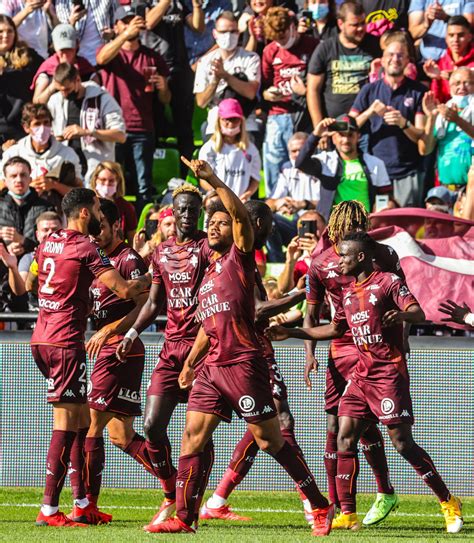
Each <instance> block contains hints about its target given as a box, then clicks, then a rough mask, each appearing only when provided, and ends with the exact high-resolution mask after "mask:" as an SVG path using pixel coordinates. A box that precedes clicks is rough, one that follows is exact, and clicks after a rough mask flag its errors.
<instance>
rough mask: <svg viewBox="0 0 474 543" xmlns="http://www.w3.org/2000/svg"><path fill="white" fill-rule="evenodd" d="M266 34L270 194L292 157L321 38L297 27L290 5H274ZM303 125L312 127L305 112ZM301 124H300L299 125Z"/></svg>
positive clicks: (266, 143)
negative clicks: (308, 75)
mask: <svg viewBox="0 0 474 543" xmlns="http://www.w3.org/2000/svg"><path fill="white" fill-rule="evenodd" d="M264 28H265V36H266V38H267V39H268V40H272V41H271V42H270V43H269V44H268V45H267V46H266V47H265V49H264V50H263V57H262V87H263V89H264V90H263V98H264V100H265V101H266V102H267V106H268V108H269V111H268V118H267V123H266V129H265V139H264V142H263V157H264V158H263V168H264V171H265V187H266V192H267V194H272V193H273V191H274V190H275V187H276V184H277V182H278V176H279V174H280V169H281V166H282V165H283V163H284V162H286V161H287V160H288V149H287V145H288V140H289V139H290V137H291V135H292V134H293V132H294V131H295V119H296V116H297V115H298V113H303V112H304V111H306V100H305V95H306V85H305V80H306V71H307V67H308V60H309V59H310V57H311V55H312V53H313V51H314V49H315V47H316V45H317V41H316V40H315V39H314V38H312V37H310V36H306V35H304V34H299V33H298V32H297V30H296V21H295V18H294V17H293V16H292V15H291V13H290V11H289V10H288V9H286V8H281V7H275V8H270V9H269V10H268V12H267V14H266V16H265V26H264ZM299 118H300V124H306V126H303V127H301V128H302V129H304V128H306V129H307V128H309V126H308V124H309V118H306V123H304V120H303V118H302V117H301V116H299ZM297 128H300V127H299V126H298V127H297Z"/></svg>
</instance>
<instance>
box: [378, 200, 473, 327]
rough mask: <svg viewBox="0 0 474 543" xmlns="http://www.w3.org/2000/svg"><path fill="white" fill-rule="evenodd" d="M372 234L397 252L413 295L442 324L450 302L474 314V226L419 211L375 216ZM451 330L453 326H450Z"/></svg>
mask: <svg viewBox="0 0 474 543" xmlns="http://www.w3.org/2000/svg"><path fill="white" fill-rule="evenodd" d="M371 224H372V228H375V230H372V231H371V232H370V234H371V235H372V237H374V238H375V239H376V240H377V241H379V242H381V243H384V244H387V245H390V246H391V247H393V248H394V249H395V251H396V252H397V254H398V256H399V258H400V261H401V265H402V268H403V271H404V272H405V275H406V279H407V283H408V286H409V288H410V290H411V291H412V292H413V294H414V295H415V296H416V298H417V299H418V301H419V302H420V304H421V306H422V308H423V310H424V312H425V315H426V318H427V320H430V321H433V322H434V323H436V324H445V323H443V322H441V319H442V318H445V317H446V315H444V314H443V313H440V312H439V311H438V307H439V304H440V302H442V301H446V300H448V299H451V300H454V301H455V302H456V303H457V304H459V305H462V304H463V302H466V303H467V305H468V306H469V307H470V308H471V309H472V310H474V222H473V221H468V220H466V219H458V218H456V217H453V216H452V215H448V214H447V213H439V212H437V211H429V210H426V209H419V208H404V209H393V210H387V211H382V212H380V213H376V214H373V215H371ZM450 325H451V323H450Z"/></svg>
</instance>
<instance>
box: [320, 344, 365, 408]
mask: <svg viewBox="0 0 474 543" xmlns="http://www.w3.org/2000/svg"><path fill="white" fill-rule="evenodd" d="M358 361H359V357H358V355H357V353H356V352H354V354H353V355H351V356H339V357H337V358H333V357H332V355H331V351H329V355H328V366H327V370H326V390H325V392H324V410H325V411H326V413H329V414H331V415H337V414H338V407H339V402H340V400H341V397H342V395H343V394H344V390H345V389H346V386H347V381H348V380H349V377H350V375H351V373H352V372H353V371H354V368H355V366H356V364H357V362H358Z"/></svg>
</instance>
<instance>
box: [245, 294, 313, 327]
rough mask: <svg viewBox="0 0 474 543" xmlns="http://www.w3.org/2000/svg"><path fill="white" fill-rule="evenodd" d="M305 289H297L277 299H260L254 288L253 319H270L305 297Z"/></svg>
mask: <svg viewBox="0 0 474 543" xmlns="http://www.w3.org/2000/svg"><path fill="white" fill-rule="evenodd" d="M305 296H306V291H305V290H304V289H301V290H298V291H297V292H294V293H293V294H288V295H286V296H283V298H279V299H278V300H261V299H260V297H259V293H258V289H257V288H255V320H256V321H259V320H263V319H270V318H271V317H275V316H276V315H279V314H280V313H284V312H285V311H288V310H289V309H291V308H292V307H293V306H295V305H296V304H299V303H300V302H302V301H303V300H304V299H305Z"/></svg>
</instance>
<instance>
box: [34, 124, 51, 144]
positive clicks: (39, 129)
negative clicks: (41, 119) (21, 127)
mask: <svg viewBox="0 0 474 543" xmlns="http://www.w3.org/2000/svg"><path fill="white" fill-rule="evenodd" d="M30 131H31V139H32V140H33V141H35V142H36V143H39V144H40V145H46V144H47V143H48V141H49V138H50V137H51V127H50V126H45V125H44V124H42V125H40V126H33V127H31V128H30Z"/></svg>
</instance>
